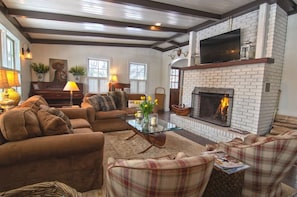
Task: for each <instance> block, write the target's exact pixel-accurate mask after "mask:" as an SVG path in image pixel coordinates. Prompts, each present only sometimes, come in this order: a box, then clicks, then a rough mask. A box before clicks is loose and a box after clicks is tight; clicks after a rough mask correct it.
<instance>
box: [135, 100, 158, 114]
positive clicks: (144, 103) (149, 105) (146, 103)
mask: <svg viewBox="0 0 297 197" xmlns="http://www.w3.org/2000/svg"><path fill="white" fill-rule="evenodd" d="M140 99H141V102H140V103H139V108H140V110H141V112H142V114H143V118H144V119H148V116H149V114H150V113H152V112H153V109H154V106H155V105H158V99H155V100H154V101H153V100H152V97H151V96H142V97H140Z"/></svg>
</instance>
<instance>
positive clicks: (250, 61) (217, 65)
mask: <svg viewBox="0 0 297 197" xmlns="http://www.w3.org/2000/svg"><path fill="white" fill-rule="evenodd" d="M258 63H267V64H273V63H274V59H273V58H258V59H248V60H238V61H230V62H220V63H210V64H199V65H193V66H189V67H183V68H181V69H182V70H195V69H207V68H221V67H228V66H239V65H246V64H258Z"/></svg>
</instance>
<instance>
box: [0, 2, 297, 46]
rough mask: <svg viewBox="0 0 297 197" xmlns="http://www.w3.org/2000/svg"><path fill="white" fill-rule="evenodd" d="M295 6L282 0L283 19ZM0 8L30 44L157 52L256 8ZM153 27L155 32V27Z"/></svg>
mask: <svg viewBox="0 0 297 197" xmlns="http://www.w3.org/2000/svg"><path fill="white" fill-rule="evenodd" d="M296 1H297V0H294V1H292V0H282V4H283V3H284V2H285V5H284V7H287V8H286V9H287V12H288V13H289V12H290V13H292V12H294V13H296ZM0 2H1V7H2V9H1V10H2V12H3V13H5V14H7V16H8V18H9V19H10V20H11V21H12V22H13V23H14V24H15V26H17V27H18V28H19V29H20V31H21V32H23V34H24V35H25V36H26V37H27V38H28V40H29V41H30V42H32V43H48V44H51V43H53V44H54V43H55V44H86V45H98V46H131V47H147V48H154V49H157V50H160V51H167V50H171V49H173V48H177V47H181V46H185V45H187V44H188V39H189V38H188V33H189V32H190V31H197V30H199V29H202V28H204V27H205V26H207V25H209V24H214V23H216V22H218V21H220V20H224V19H225V18H227V17H230V16H234V15H238V14H241V13H244V12H245V11H247V10H252V9H257V8H258V6H259V1H257V0H153V1H149V0H122V1H120V0H50V1H49V0H2V1H1V0H0ZM261 2H263V1H261ZM267 2H271V1H269V0H267ZM280 5H281V4H280ZM281 6H282V5H281ZM157 22H159V23H161V26H160V27H158V26H154V25H155V23H157ZM152 28H153V29H152Z"/></svg>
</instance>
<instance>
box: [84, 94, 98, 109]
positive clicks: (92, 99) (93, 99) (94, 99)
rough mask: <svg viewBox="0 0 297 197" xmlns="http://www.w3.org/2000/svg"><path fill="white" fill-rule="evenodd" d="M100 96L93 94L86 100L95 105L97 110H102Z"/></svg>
mask: <svg viewBox="0 0 297 197" xmlns="http://www.w3.org/2000/svg"><path fill="white" fill-rule="evenodd" d="M99 97H100V95H93V96H90V97H86V101H87V102H88V103H90V104H91V105H92V106H93V107H94V109H95V111H100V110H101V109H100V105H99Z"/></svg>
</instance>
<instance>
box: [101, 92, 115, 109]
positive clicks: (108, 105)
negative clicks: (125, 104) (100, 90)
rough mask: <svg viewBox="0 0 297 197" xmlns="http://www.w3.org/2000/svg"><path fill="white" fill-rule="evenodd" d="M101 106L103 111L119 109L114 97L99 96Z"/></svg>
mask: <svg viewBox="0 0 297 197" xmlns="http://www.w3.org/2000/svg"><path fill="white" fill-rule="evenodd" d="M99 105H100V108H101V110H102V111H111V110H115V109H117V108H116V105H115V103H114V100H113V97H112V96H99Z"/></svg>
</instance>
